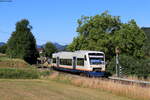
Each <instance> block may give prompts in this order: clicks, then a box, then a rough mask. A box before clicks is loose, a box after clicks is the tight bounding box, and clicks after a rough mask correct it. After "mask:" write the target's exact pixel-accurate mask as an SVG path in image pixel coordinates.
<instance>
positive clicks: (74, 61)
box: [72, 57, 77, 69]
mask: <svg viewBox="0 0 150 100" xmlns="http://www.w3.org/2000/svg"><path fill="white" fill-rule="evenodd" d="M76 61H77V58H76V57H73V61H72V66H73V69H76Z"/></svg>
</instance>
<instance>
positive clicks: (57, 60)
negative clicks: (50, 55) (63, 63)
mask: <svg viewBox="0 0 150 100" xmlns="http://www.w3.org/2000/svg"><path fill="white" fill-rule="evenodd" d="M56 64H57V67H59V57H57V58H56Z"/></svg>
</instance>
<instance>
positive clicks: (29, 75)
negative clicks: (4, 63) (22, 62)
mask: <svg viewBox="0 0 150 100" xmlns="http://www.w3.org/2000/svg"><path fill="white" fill-rule="evenodd" d="M39 77H40V74H39V72H38V71H37V70H35V69H29V68H28V69H25V68H24V69H20V68H0V78H3V79H4V78H5V79H6V78H7V79H37V78H39Z"/></svg>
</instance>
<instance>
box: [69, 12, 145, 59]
mask: <svg viewBox="0 0 150 100" xmlns="http://www.w3.org/2000/svg"><path fill="white" fill-rule="evenodd" d="M77 32H78V36H77V37H75V38H74V40H73V42H72V43H71V44H70V45H69V46H68V47H67V48H68V50H70V51H75V50H97V51H103V52H105V54H106V59H107V60H111V59H112V58H113V56H114V55H115V48H116V47H119V48H120V49H121V53H123V54H127V55H131V56H132V55H133V56H135V57H142V56H144V52H143V48H142V47H143V45H144V42H145V39H146V36H145V33H144V32H143V31H142V30H141V29H140V28H139V27H138V26H137V24H136V22H135V21H134V20H131V21H129V22H128V23H127V24H124V23H122V22H121V20H120V17H119V16H111V15H110V14H108V12H104V13H102V14H100V15H95V16H91V17H88V16H82V17H81V19H79V20H78V27H77Z"/></svg>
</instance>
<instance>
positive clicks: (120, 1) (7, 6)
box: [0, 0, 150, 45]
mask: <svg viewBox="0 0 150 100" xmlns="http://www.w3.org/2000/svg"><path fill="white" fill-rule="evenodd" d="M1 1H4V0H0V42H7V40H8V39H9V38H10V36H11V34H12V32H13V31H15V24H16V22H18V21H20V20H21V19H28V20H29V21H30V25H31V26H32V27H33V29H32V33H33V35H34V36H35V38H36V41H37V44H39V45H41V44H44V43H46V42H48V41H51V42H57V43H59V44H62V45H66V44H69V43H71V42H72V40H73V38H74V37H75V36H77V32H76V28H77V26H78V24H77V20H78V19H79V18H81V16H82V15H85V16H94V15H96V14H101V13H102V12H104V11H108V12H109V13H110V14H111V15H113V16H120V17H121V20H122V22H124V23H127V22H128V21H130V20H131V19H135V20H136V22H137V24H138V25H139V26H140V27H150V0H12V2H1Z"/></svg>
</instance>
